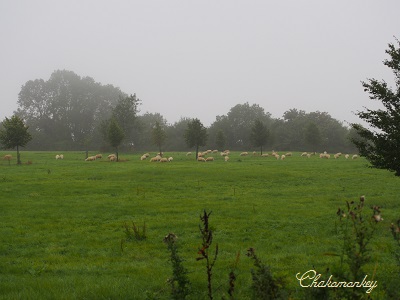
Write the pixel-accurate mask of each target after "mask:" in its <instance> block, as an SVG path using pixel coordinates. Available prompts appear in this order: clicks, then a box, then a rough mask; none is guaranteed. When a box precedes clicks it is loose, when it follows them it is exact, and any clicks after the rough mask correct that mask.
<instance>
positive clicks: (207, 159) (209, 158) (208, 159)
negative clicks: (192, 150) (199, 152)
mask: <svg viewBox="0 0 400 300" xmlns="http://www.w3.org/2000/svg"><path fill="white" fill-rule="evenodd" d="M206 161H214V157H212V156H210V157H207V158H206Z"/></svg>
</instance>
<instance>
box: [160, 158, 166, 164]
mask: <svg viewBox="0 0 400 300" xmlns="http://www.w3.org/2000/svg"><path fill="white" fill-rule="evenodd" d="M160 162H162V163H163V162H168V159H167V158H166V157H163V158H161V159H160Z"/></svg>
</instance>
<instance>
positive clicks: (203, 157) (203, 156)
mask: <svg viewBox="0 0 400 300" xmlns="http://www.w3.org/2000/svg"><path fill="white" fill-rule="evenodd" d="M218 152H219V151H218V150H207V151H204V152H199V153H198V157H197V161H199V162H208V161H214V160H215V158H214V156H209V155H210V154H211V155H212V154H216V153H218ZM229 154H230V151H229V150H225V151H223V152H220V155H221V156H222V157H223V158H224V160H225V161H228V160H229ZM252 154H253V156H258V155H259V154H258V153H257V152H255V151H254V152H253V153H252ZM163 155H164V154H163V153H162V152H161V153H157V155H156V156H154V157H151V158H150V159H149V161H150V162H171V161H173V159H174V158H173V157H172V156H170V157H168V158H167V157H163ZM191 155H192V152H187V153H186V156H191ZM248 155H250V154H249V152H242V153H240V156H248ZM316 155H317V153H316V152H303V153H302V154H301V156H302V157H307V158H310V157H311V156H316ZM290 156H292V152H287V153H286V154H281V155H280V154H279V153H278V152H275V151H274V150H272V152H271V153H264V154H262V155H261V157H274V158H276V159H278V160H284V159H285V158H286V157H290ZM341 156H342V153H340V152H338V153H336V154H333V158H334V159H338V158H339V157H341ZM102 157H103V155H102V154H96V155H94V156H89V157H88V158H86V159H85V161H95V160H98V159H101V158H102ZM149 157H150V154H149V153H145V154H143V155H142V156H141V157H140V160H147V159H148V158H149ZM55 158H56V160H59V159H64V155H63V154H57V155H56V156H55ZM107 158H108V160H109V161H116V160H117V156H116V155H115V154H110V155H108V156H107ZM319 158H325V159H330V158H331V154H328V153H327V152H326V151H324V152H323V153H320V154H319ZM344 158H345V159H349V158H350V155H349V154H345V155H344ZM357 158H358V155H357V154H354V155H352V156H351V159H357ZM11 159H12V155H11V154H6V155H4V157H3V160H8V161H10V160H11Z"/></svg>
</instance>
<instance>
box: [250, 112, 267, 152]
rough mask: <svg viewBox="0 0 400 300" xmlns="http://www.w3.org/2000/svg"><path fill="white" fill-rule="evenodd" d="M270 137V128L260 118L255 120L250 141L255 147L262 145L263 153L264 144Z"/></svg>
mask: <svg viewBox="0 0 400 300" xmlns="http://www.w3.org/2000/svg"><path fill="white" fill-rule="evenodd" d="M268 137H269V130H268V128H267V126H266V125H265V124H264V123H263V122H261V121H260V120H258V119H257V120H255V121H254V125H253V127H252V128H251V133H250V141H251V143H252V144H253V146H255V147H260V151H261V155H262V152H263V146H264V145H265V144H266V143H267V141H268Z"/></svg>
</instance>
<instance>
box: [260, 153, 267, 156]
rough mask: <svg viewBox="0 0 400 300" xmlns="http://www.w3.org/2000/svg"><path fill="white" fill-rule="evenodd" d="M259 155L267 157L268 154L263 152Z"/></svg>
mask: <svg viewBox="0 0 400 300" xmlns="http://www.w3.org/2000/svg"><path fill="white" fill-rule="evenodd" d="M261 156H262V157H268V156H269V154H268V153H264V154H261Z"/></svg>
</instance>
